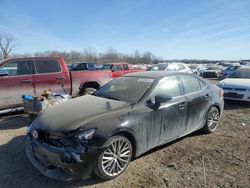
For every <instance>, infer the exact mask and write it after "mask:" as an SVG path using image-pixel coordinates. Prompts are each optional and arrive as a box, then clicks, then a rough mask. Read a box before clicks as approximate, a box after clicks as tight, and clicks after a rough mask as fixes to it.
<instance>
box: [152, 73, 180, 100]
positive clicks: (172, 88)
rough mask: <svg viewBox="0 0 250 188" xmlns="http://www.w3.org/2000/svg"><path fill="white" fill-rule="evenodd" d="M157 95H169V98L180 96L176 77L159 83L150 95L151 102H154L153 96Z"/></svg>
mask: <svg viewBox="0 0 250 188" xmlns="http://www.w3.org/2000/svg"><path fill="white" fill-rule="evenodd" d="M158 94H163V95H169V96H170V97H177V96H180V87H179V83H178V80H177V78H176V77H168V78H163V79H161V80H160V81H159V83H158V84H157V86H156V88H155V89H154V90H153V92H152V94H151V97H150V99H151V101H152V102H155V96H156V95H158Z"/></svg>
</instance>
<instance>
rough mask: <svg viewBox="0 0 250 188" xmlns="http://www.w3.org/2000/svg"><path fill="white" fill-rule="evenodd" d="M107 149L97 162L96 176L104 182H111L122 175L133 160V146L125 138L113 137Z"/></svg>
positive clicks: (107, 142) (95, 167)
mask: <svg viewBox="0 0 250 188" xmlns="http://www.w3.org/2000/svg"><path fill="white" fill-rule="evenodd" d="M104 147H107V149H106V150H105V151H103V152H102V153H101V154H100V155H99V156H98V158H97V159H96V161H95V165H94V169H93V170H94V174H95V175H97V176H98V177H99V178H101V179H103V180H111V179H113V178H116V177H117V176H119V175H121V174H122V173H123V172H124V171H125V170H126V168H127V167H128V164H129V162H130V160H131V158H132V145H131V143H130V141H129V140H128V139H127V138H126V137H123V136H113V137H111V138H110V139H108V140H107V141H106V142H105V144H104Z"/></svg>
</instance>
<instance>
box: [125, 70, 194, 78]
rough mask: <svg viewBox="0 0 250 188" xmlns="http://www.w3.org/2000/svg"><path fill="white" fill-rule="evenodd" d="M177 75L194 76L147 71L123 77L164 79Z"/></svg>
mask: <svg viewBox="0 0 250 188" xmlns="http://www.w3.org/2000/svg"><path fill="white" fill-rule="evenodd" d="M176 75H191V76H192V75H193V74H190V73H182V72H172V71H145V72H135V73H129V74H125V75H123V77H142V78H153V79H157V78H162V77H166V76H176Z"/></svg>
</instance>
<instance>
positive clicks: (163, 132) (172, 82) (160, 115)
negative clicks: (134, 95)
mask: <svg viewBox="0 0 250 188" xmlns="http://www.w3.org/2000/svg"><path fill="white" fill-rule="evenodd" d="M157 94H163V95H169V96H171V97H172V100H171V101H169V102H167V103H165V104H162V105H161V106H160V107H159V109H158V110H154V109H152V108H150V107H148V106H147V105H146V106H145V105H144V107H142V109H141V110H140V111H139V112H135V114H134V115H135V117H136V118H135V119H137V122H136V125H137V126H139V130H138V132H136V134H138V135H137V137H138V138H139V140H141V142H140V143H141V145H140V148H142V150H148V149H151V148H153V147H155V146H157V145H160V144H162V143H165V142H167V141H170V140H173V139H175V138H177V137H179V136H181V135H182V134H183V131H184V130H185V126H186V98H185V97H183V96H181V90H180V87H179V83H178V80H177V78H176V77H175V76H174V77H169V78H163V79H162V80H160V81H159V83H158V84H157V85H156V87H155V88H154V89H153V91H152V93H151V94H150V97H149V100H150V101H151V103H154V101H155V99H154V98H155V96H156V95H157Z"/></svg>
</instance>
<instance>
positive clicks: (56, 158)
mask: <svg viewBox="0 0 250 188" xmlns="http://www.w3.org/2000/svg"><path fill="white" fill-rule="evenodd" d="M102 151H103V150H102V149H101V148H93V149H91V148H90V149H89V150H88V151H87V152H85V153H82V154H80V162H73V163H67V162H63V160H62V157H63V155H64V154H65V150H64V149H62V148H57V147H54V146H50V145H48V144H47V143H41V142H39V141H36V140H33V138H32V137H31V136H30V135H29V134H28V135H27V136H26V155H27V157H28V159H29V160H30V162H31V163H32V165H33V166H34V167H35V168H36V169H37V170H38V171H39V172H40V173H41V174H43V175H44V176H47V177H49V178H52V179H56V180H62V181H74V180H76V179H87V178H89V177H90V176H91V174H92V169H93V164H94V161H95V159H96V157H97V155H98V154H99V153H101V152H102Z"/></svg>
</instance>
